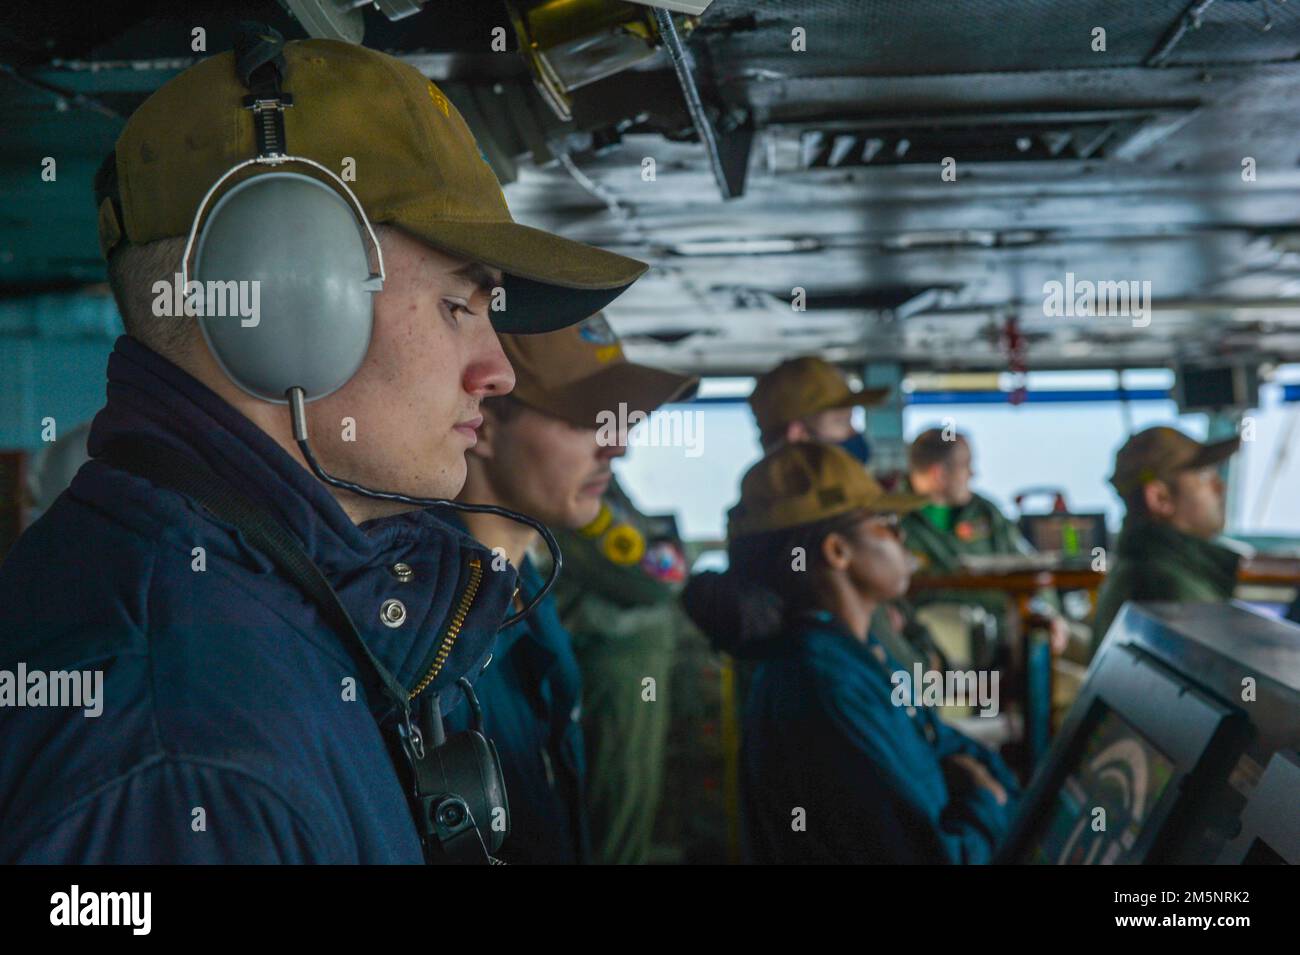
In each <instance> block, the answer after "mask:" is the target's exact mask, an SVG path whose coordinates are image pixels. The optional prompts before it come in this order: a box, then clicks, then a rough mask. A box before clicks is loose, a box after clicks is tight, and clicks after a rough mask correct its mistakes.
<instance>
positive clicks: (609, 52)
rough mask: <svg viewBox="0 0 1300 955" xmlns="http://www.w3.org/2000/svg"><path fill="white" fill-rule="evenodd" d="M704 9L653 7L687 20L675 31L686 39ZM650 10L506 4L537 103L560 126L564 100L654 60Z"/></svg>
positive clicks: (548, 2) (567, 111) (604, 2)
mask: <svg viewBox="0 0 1300 955" xmlns="http://www.w3.org/2000/svg"><path fill="white" fill-rule="evenodd" d="M708 5H709V3H708V2H707V0H705V2H693V3H691V2H680V3H658V2H656V3H654V4H653V6H658V7H663V8H665V9H668V10H672V11H675V12H679V13H683V14H688V15H687V16H684V17H683V18H682V20H681V22H680V23H678V30H680V31H681V32H682V33H689V32H690V31H691V30H693V29H694V28H695V24H696V23H697V22H698V14H700V13H703V12H704V9H705V8H706V7H708ZM651 6H652V5H651V4H648V3H642V2H635V3H624V2H620V0H506V10H507V11H508V12H509V14H510V22H511V24H512V25H513V26H514V30H515V36H516V37H517V39H518V41H519V52H520V53H521V54H523V56H524V58H525V59H526V60H527V61H528V66H529V68H530V70H531V71H532V74H533V82H534V83H536V85H537V89H538V91H539V92H540V93H541V94H542V98H543V99H545V100H546V102H547V104H549V105H550V107H551V109H552V110H554V112H555V114H556V115H557V116H558V117H559V118H560V119H562V120H565V121H566V122H567V121H568V120H571V119H572V118H573V103H572V100H571V99H570V97H569V94H570V93H572V92H573V91H574V90H577V89H581V88H582V87H584V86H586V85H588V84H590V83H595V82H596V81H597V80H602V79H604V78H605V77H607V76H613V75H614V74H615V73H619V72H622V71H623V70H626V69H627V68H628V67H631V66H635V65H636V64H637V63H640V62H642V61H644V60H647V59H649V58H651V57H652V56H654V55H655V52H656V50H657V48H658V47H657V44H658V42H659V30H658V27H657V26H656V24H655V14H654V11H653V10H652V9H651Z"/></svg>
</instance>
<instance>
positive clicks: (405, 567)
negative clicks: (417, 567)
mask: <svg viewBox="0 0 1300 955" xmlns="http://www.w3.org/2000/svg"><path fill="white" fill-rule="evenodd" d="M393 576H394V577H396V578H397V579H398V580H399V581H401V582H402V583H404V584H409V583H410V582H411V581H412V580H413V579H414V578H415V571H413V570H411V565H410V564H404V563H396V564H394V565H393Z"/></svg>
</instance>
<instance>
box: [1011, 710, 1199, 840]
mask: <svg viewBox="0 0 1300 955" xmlns="http://www.w3.org/2000/svg"><path fill="white" fill-rule="evenodd" d="M1173 774H1174V763H1173V761H1172V760H1170V759H1169V758H1168V757H1167V756H1165V755H1164V754H1163V753H1161V752H1160V751H1159V750H1158V749H1156V747H1154V746H1153V745H1151V743H1150V742H1149V741H1148V740H1147V739H1146V738H1145V737H1143V736H1142V734H1140V733H1139V732H1138V731H1137V730H1135V729H1134V728H1133V727H1132V726H1130V725H1129V724H1128V722H1126V721H1125V720H1124V719H1123V718H1122V717H1121V716H1120V715H1119V714H1118V713H1116V712H1115V711H1113V710H1110V709H1106V710H1104V711H1103V713H1102V715H1101V717H1100V718H1099V719H1097V720H1095V721H1094V722H1093V723H1092V729H1091V731H1090V732H1089V733H1088V736H1087V739H1086V740H1085V742H1084V745H1083V748H1082V750H1081V751H1080V753H1079V757H1078V759H1077V760H1076V762H1075V764H1074V766H1073V767H1072V768H1070V769H1069V770H1068V771H1067V772H1066V775H1065V778H1064V779H1063V780H1062V783H1061V787H1060V789H1059V790H1058V791H1057V794H1056V798H1055V799H1054V800H1053V802H1052V803H1051V806H1050V808H1049V809H1048V811H1047V818H1046V819H1045V820H1044V821H1043V823H1042V825H1041V826H1040V828H1039V831H1038V835H1037V836H1036V837H1035V838H1034V840H1033V841H1032V842H1031V843H1030V846H1031V848H1030V851H1029V858H1028V861H1030V862H1035V863H1044V864H1049V865H1117V864H1123V863H1126V862H1136V861H1139V860H1137V859H1133V858H1131V856H1132V852H1133V847H1134V845H1135V844H1136V842H1137V840H1138V837H1139V836H1140V835H1141V834H1142V830H1143V828H1144V827H1145V826H1146V824H1147V821H1148V820H1149V819H1150V817H1151V815H1152V813H1153V812H1154V811H1155V809H1156V807H1157V806H1158V805H1159V803H1160V800H1161V798H1162V797H1163V796H1164V794H1165V790H1166V789H1167V788H1168V786H1169V781H1170V779H1172V778H1173ZM1098 809H1101V810H1104V815H1103V814H1102V813H1099V812H1097V810H1098Z"/></svg>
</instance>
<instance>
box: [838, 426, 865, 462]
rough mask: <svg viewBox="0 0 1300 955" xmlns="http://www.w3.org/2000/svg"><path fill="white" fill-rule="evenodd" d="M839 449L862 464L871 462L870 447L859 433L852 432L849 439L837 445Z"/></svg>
mask: <svg viewBox="0 0 1300 955" xmlns="http://www.w3.org/2000/svg"><path fill="white" fill-rule="evenodd" d="M839 447H841V448H843V449H844V450H845V451H847V452H849V454H851V455H853V456H854V457H855V458H857V459H858V460H859V461H861V462H862V463H863V464H866V463H867V462H868V461H869V460H871V445H870V444H868V443H867V439H866V438H865V437H864V436H863V434H862V432H861V431H855V432H853V435H852V436H851V437H849V438H846V439H845V440H843V441H841V442H840V443H839Z"/></svg>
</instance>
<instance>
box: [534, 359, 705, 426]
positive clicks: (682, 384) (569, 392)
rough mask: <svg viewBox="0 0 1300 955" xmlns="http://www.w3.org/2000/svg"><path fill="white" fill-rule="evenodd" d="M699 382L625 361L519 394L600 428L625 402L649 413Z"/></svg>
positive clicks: (569, 418)
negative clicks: (602, 420) (605, 416)
mask: <svg viewBox="0 0 1300 955" xmlns="http://www.w3.org/2000/svg"><path fill="white" fill-rule="evenodd" d="M699 382H700V380H699V379H698V378H693V377H691V376H689V375H679V374H677V373H676V372H671V371H665V370H664V369H662V368H651V367H650V366H649V365H636V364H633V363H632V362H626V361H621V362H619V363H617V364H615V365H610V366H609V367H608V368H602V369H601V370H600V371H598V372H596V373H595V374H594V375H588V376H587V377H586V378H583V379H581V380H579V381H575V382H574V383H572V384H570V385H568V386H566V387H565V388H560V389H554V390H551V391H548V392H546V393H545V394H537V395H531V394H518V397H519V400H520V401H522V402H524V404H529V405H532V406H534V407H536V408H539V409H541V410H542V411H545V412H547V413H548V414H553V415H555V416H556V417H558V418H563V419H564V420H565V421H568V422H570V423H572V424H575V425H577V426H578V427H582V428H596V427H598V426H599V420H598V416H599V415H600V414H601V413H602V412H612V413H613V414H615V415H618V414H619V405H620V404H621V405H625V406H626V408H627V414H629V415H630V414H632V412H634V411H640V412H642V413H644V414H647V415H648V414H650V412H652V411H654V410H655V409H656V408H658V407H660V406H661V405H666V404H668V403H669V402H670V401H676V400H677V399H679V398H681V397H682V396H684V395H686V394H688V393H690V392H693V391H694V390H695V389H696V388H697V387H698V386H699ZM516 391H517V392H518V389H517V388H516Z"/></svg>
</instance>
